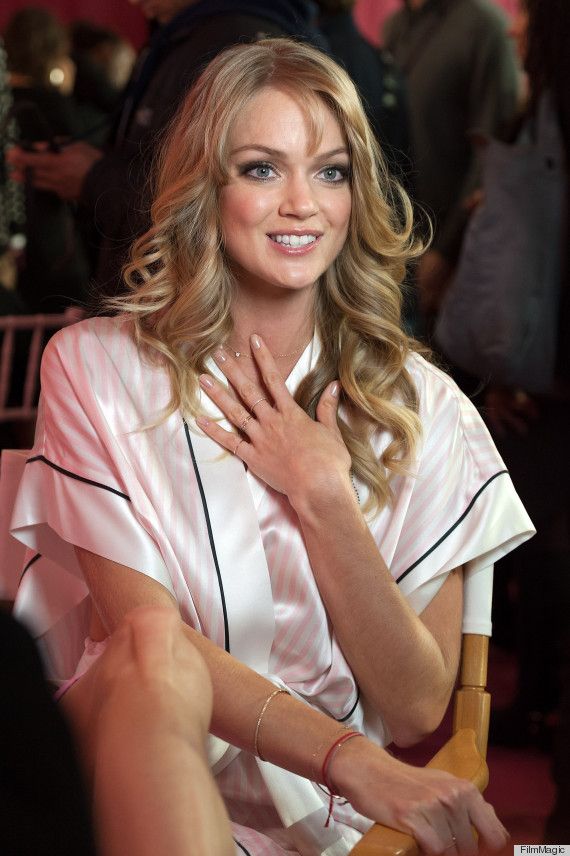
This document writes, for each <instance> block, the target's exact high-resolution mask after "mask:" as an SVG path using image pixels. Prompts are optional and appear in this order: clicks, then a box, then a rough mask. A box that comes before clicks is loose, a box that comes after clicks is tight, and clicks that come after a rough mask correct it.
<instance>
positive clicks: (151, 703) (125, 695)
mask: <svg viewBox="0 0 570 856" xmlns="http://www.w3.org/2000/svg"><path fill="white" fill-rule="evenodd" d="M62 704H63V706H64V708H65V710H66V713H67V714H68V716H69V718H70V720H71V723H72V726H73V727H74V729H75V731H76V734H77V738H78V742H79V746H80V751H82V753H83V757H84V761H85V765H86V768H87V774H88V776H89V778H90V779H91V781H92V785H93V794H94V804H95V820H96V827H97V830H98V836H99V844H100V850H101V853H102V856H123V854H124V853H129V854H132V856H156V854H157V853H168V854H169V856H194V854H195V856H201V854H208V856H210V854H212V856H226V854H227V856H229V855H230V854H233V853H234V845H233V842H232V838H231V832H230V825H229V821H228V818H227V815H226V812H225V809H224V806H223V802H222V800H221V797H220V795H219V793H218V791H217V788H216V786H215V783H214V780H213V777H212V775H211V773H210V770H209V768H208V763H207V759H206V755H205V751H204V743H205V739H206V735H207V733H208V726H209V722H210V716H211V711H212V687H211V682H210V677H209V673H208V670H207V668H206V666H205V664H204V662H203V660H202V657H201V656H200V654H199V653H198V652H197V651H196V649H195V648H194V647H193V645H192V644H191V643H190V642H189V641H188V639H187V637H186V636H185V634H184V632H183V630H182V624H181V621H180V617H179V616H178V614H177V613H176V612H175V611H174V610H171V609H167V608H162V607H143V608H140V609H136V610H134V611H133V612H131V613H129V615H127V617H126V618H125V619H124V621H123V622H122V623H121V625H120V627H119V628H118V630H117V631H116V632H115V633H114V634H113V636H112V637H111V639H110V641H109V644H108V646H107V648H106V650H105V651H104V653H103V654H102V655H101V657H100V659H99V660H98V661H97V663H95V664H94V666H93V667H92V668H91V669H90V670H89V672H88V673H87V674H86V675H85V676H84V677H83V678H82V679H81V680H80V681H79V682H78V683H77V684H75V685H74V686H73V687H72V688H71V689H70V690H69V692H68V693H67V694H66V696H64V698H63V699H62Z"/></svg>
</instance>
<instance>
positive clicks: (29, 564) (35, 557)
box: [18, 553, 42, 587]
mask: <svg viewBox="0 0 570 856" xmlns="http://www.w3.org/2000/svg"><path fill="white" fill-rule="evenodd" d="M41 557H42V554H41V553H36V555H35V556H32V558H31V559H30V561H29V562H28V563H27V565H26V567H25V568H24V570H23V571H22V574H21V576H20V579H19V580H18V587H20V585H21V584H22V580H23V579H24V575H25V574H27V572H28V571H29V570H30V568H31V567H32V565H35V563H36V562H37V561H38V559H41Z"/></svg>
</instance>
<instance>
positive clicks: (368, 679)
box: [297, 490, 454, 742]
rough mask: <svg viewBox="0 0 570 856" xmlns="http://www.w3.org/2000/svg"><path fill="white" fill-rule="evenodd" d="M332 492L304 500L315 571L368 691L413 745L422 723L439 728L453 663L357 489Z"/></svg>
mask: <svg viewBox="0 0 570 856" xmlns="http://www.w3.org/2000/svg"><path fill="white" fill-rule="evenodd" d="M329 495H330V497H331V498H330V499H327V498H326V495H325V498H323V496H321V497H320V498H319V500H318V501H314V500H311V501H309V502H303V503H297V507H298V513H299V518H300V522H301V526H302V529H303V536H304V540H305V544H306V547H307V551H308V554H309V557H310V560H311V566H312V569H313V573H314V575H315V578H316V580H317V584H318V586H319V590H320V593H321V596H322V598H323V601H324V603H325V606H326V608H327V611H328V613H329V615H330V617H331V620H332V624H333V626H334V629H335V634H336V636H337V638H338V640H339V642H340V645H341V647H342V649H343V652H344V654H345V656H346V658H347V661H348V662H349V664H350V666H351V668H352V670H353V672H354V674H355V676H356V679H357V681H358V683H359V685H360V687H361V689H362V690H363V692H364V694H365V695H366V697H367V698H368V699H369V700H370V701H371V703H372V704H373V705H374V706H375V707H376V709H377V710H378V711H379V712H380V713H381V714H382V716H383V718H384V719H385V721H386V723H387V725H388V727H389V728H390V730H391V732H392V734H393V736H394V738H395V739H396V740H398V735H401V736H402V741H403V742H407V741H408V739H413V734H410V735H409V736H408V734H407V732H408V729H411V730H412V732H413V731H414V730H415V729H416V728H417V727H418V725H417V723H420V725H419V729H420V731H422V730H424V728H425V729H426V730H430V728H432V727H436V725H437V720H438V718H439V717H440V716H441V715H442V713H443V711H444V710H445V707H446V705H447V702H448V699H449V695H450V692H451V689H452V685H453V677H454V674H453V673H454V666H453V664H449V663H448V662H446V659H445V657H444V655H443V653H442V650H441V648H440V646H439V645H438V643H437V641H436V640H435V638H434V636H433V635H432V634H431V633H430V631H429V630H428V628H427V627H426V626H425V624H424V623H423V622H422V620H421V619H420V618H418V616H417V615H416V614H415V613H414V611H413V610H412V609H411V607H410V606H409V605H408V603H407V602H406V600H405V598H404V597H403V596H402V595H401V593H400V591H399V589H398V587H397V585H396V583H395V582H394V580H393V578H392V576H391V574H390V572H389V570H388V568H387V567H386V564H385V562H384V561H383V559H382V556H381V555H380V552H379V550H378V547H377V545H376V543H375V541H374V539H373V537H372V535H371V533H370V531H369V529H368V526H367V525H366V521H365V520H364V517H363V515H362V514H361V512H360V509H359V508H358V506H357V504H356V503H355V501H354V497H353V496H352V495H351V493H350V491H342V490H336V491H334V492H331V493H330V494H329ZM423 723H425V724H423ZM417 736H418V737H419V736H420V735H419V734H418V735H417Z"/></svg>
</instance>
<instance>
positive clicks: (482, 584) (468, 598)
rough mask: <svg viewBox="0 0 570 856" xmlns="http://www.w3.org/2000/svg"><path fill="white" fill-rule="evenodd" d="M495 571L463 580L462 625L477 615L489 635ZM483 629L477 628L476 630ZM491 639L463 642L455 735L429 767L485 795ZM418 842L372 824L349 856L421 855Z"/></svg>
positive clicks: (467, 637) (467, 636)
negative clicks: (451, 776) (487, 689)
mask: <svg viewBox="0 0 570 856" xmlns="http://www.w3.org/2000/svg"><path fill="white" fill-rule="evenodd" d="M492 586H493V569H492V567H490V568H485V569H483V570H480V571H476V572H475V573H473V574H470V572H469V571H466V573H465V581H464V603H465V607H464V625H465V623H467V625H468V626H469V625H470V624H471V623H472V621H471V620H470V618H469V616H471V615H473V616H476V619H475V620H476V622H477V623H481V625H482V626H483V629H485V630H486V628H485V627H484V625H485V624H488V627H489V632H490V620H489V619H490V612H491V596H492ZM478 629H479V628H478ZM488 652H489V635H486V634H483V633H465V632H464V634H463V640H462V651H461V666H460V673H459V684H458V688H457V690H456V691H455V697H454V708H453V728H452V731H453V733H452V736H451V738H450V739H449V740H448V741H447V743H445V744H444V746H443V747H442V748H441V749H440V750H439V752H438V753H437V754H436V755H435V756H434V757H433V758H432V759H431V761H429V762H428V764H427V766H428V767H432V768H433V769H435V770H445V771H446V772H448V773H453V775H454V776H458V777H459V778H461V779H468V780H469V781H470V782H473V784H474V785H475V786H476V787H477V788H478V789H479V790H480V791H481V793H482V792H483V791H484V790H485V788H486V787H487V784H488V781H489V770H488V767H487V762H486V756H487V738H488V734H489V715H490V709H491V696H490V695H489V693H488V692H487V691H486V689H485V687H486V682H487V659H488ZM419 854H420V849H419V847H418V845H417V843H416V841H415V840H414V839H413V838H412V837H411V836H410V835H405V834H404V833H403V832H398V831H397V830H395V829H390V828H389V827H387V826H382V825H380V824H374V826H373V827H372V828H371V829H370V830H369V831H368V832H367V833H366V834H365V835H364V836H363V838H362V839H361V840H360V841H359V843H358V844H357V845H356V847H354V848H353V850H352V851H351V856H419Z"/></svg>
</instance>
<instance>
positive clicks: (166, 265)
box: [111, 39, 423, 508]
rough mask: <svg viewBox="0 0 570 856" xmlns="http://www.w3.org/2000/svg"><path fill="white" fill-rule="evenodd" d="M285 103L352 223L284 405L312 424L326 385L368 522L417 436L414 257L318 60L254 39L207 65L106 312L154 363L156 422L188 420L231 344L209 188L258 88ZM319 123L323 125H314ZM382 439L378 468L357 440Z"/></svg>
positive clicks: (417, 246)
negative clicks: (335, 131) (340, 151)
mask: <svg viewBox="0 0 570 856" xmlns="http://www.w3.org/2000/svg"><path fill="white" fill-rule="evenodd" d="M268 86H274V87H279V88H281V89H283V90H284V91H286V92H288V93H289V94H291V95H292V96H293V97H295V98H296V99H297V100H298V103H299V104H300V106H301V107H302V109H303V110H304V112H305V116H306V118H307V121H308V123H309V130H310V132H311V134H312V135H313V136H314V138H315V139H318V137H319V134H320V128H319V121H318V116H319V111H318V110H315V109H313V108H314V107H315V106H321V105H322V104H323V103H324V104H325V105H326V106H327V107H328V108H329V109H330V110H331V111H332V113H333V115H334V116H335V117H336V119H337V120H338V122H339V125H340V127H341V129H342V132H343V134H344V136H345V138H346V141H347V145H348V149H349V155H350V172H351V192H352V211H351V218H350V223H349V231H348V237H347V240H346V243H345V245H344V247H343V249H342V250H341V252H340V254H339V255H338V257H337V258H336V260H335V261H334V263H333V264H332V265H331V266H330V268H329V269H328V270H327V271H325V273H324V274H323V275H322V277H321V281H320V282H319V284H318V286H319V287H318V288H317V289H316V305H315V325H316V328H317V331H318V333H319V335H320V339H321V343H322V349H321V353H320V356H319V359H318V361H317V364H316V366H315V368H314V369H313V370H312V371H311V372H310V373H309V374H308V375H307V377H305V379H304V380H303V381H302V383H301V385H300V387H299V389H298V390H297V393H296V400H297V403H298V404H299V405H300V406H301V407H302V408H303V409H304V410H305V411H306V412H307V413H308V414H309V415H310V416H311V417H313V418H314V416H315V411H316V406H317V403H318V400H319V397H320V396H321V394H322V392H323V390H324V389H325V387H326V386H327V384H329V383H330V382H331V381H332V380H334V379H336V378H338V379H339V380H340V383H341V386H342V402H343V404H344V406H345V408H346V411H347V412H348V414H349V418H348V421H347V422H345V421H344V420H340V421H339V424H340V427H341V430H342V433H343V437H344V441H345V443H346V445H347V448H348V450H349V452H350V455H351V458H352V467H353V472H354V473H355V475H357V476H358V477H359V478H360V479H362V481H363V482H364V483H365V484H366V485H367V486H368V487H369V489H370V500H369V503H368V508H373V507H376V508H381V507H383V506H385V505H386V504H387V503H389V502H390V500H391V491H390V486H389V482H390V478H391V477H392V475H393V474H395V473H398V472H404V471H408V469H409V465H410V461H411V459H412V457H413V452H414V449H415V445H416V442H417V440H418V438H419V434H420V421H419V418H418V415H417V411H418V398H417V392H416V389H415V386H414V384H413V382H412V379H411V377H410V375H409V373H408V371H407V369H406V359H407V357H408V355H409V353H410V350H411V349H416V344H415V343H413V342H412V341H411V340H410V339H409V338H408V337H407V335H406V334H405V333H404V332H403V330H402V327H401V306H402V295H401V291H402V289H401V283H402V281H403V278H404V275H405V272H406V264H407V262H408V261H409V260H410V259H411V258H414V257H416V256H418V255H419V254H420V252H421V251H422V249H423V248H422V246H421V242H420V241H419V240H418V239H417V238H416V237H415V235H414V232H413V224H412V220H413V217H412V206H411V203H410V200H409V199H408V197H407V196H406V194H405V193H404V191H403V190H401V189H400V188H399V186H398V185H396V184H395V183H394V182H393V181H392V180H391V178H390V176H389V174H388V172H387V169H386V166H385V165H384V162H383V160H382V157H381V154H380V152H379V150H378V146H377V143H376V141H375V139H374V136H373V133H372V131H371V129H370V127H369V125H368V122H367V120H366V117H365V114H364V110H363V108H362V105H361V103H360V99H359V97H358V94H357V92H356V89H355V87H354V84H353V83H352V81H351V80H350V78H349V77H348V75H347V74H346V73H345V72H344V71H343V70H342V69H341V68H340V67H339V66H338V65H337V64H336V63H335V62H333V60H331V59H330V58H329V57H327V56H326V55H325V54H323V53H321V52H320V51H318V50H316V49H315V48H312V47H310V46H309V45H307V44H304V43H300V42H295V41H292V40H289V39H264V40H261V41H259V42H256V43H255V44H250V45H238V46H236V47H232V48H230V49H228V50H226V51H224V52H223V53H221V54H219V55H218V56H217V57H216V58H215V59H214V60H213V61H212V62H211V63H210V64H209V65H208V66H207V68H206V69H205V71H204V72H203V73H202V75H201V76H200V78H199V79H198V80H197V82H196V83H195V84H194V86H193V88H192V89H191V91H190V92H189V94H188V96H187V97H186V100H185V102H184V104H183V105H182V108H181V109H180V111H179V113H178V115H177V117H175V119H174V122H173V124H172V125H171V127H170V128H169V130H168V133H167V134H166V136H165V142H164V145H163V147H162V150H161V152H160V154H159V156H158V170H157V173H156V175H157V178H156V188H155V190H156V192H155V196H154V203H153V205H152V209H151V216H152V224H153V225H152V227H151V228H150V229H149V231H148V232H147V233H146V234H145V235H143V236H142V237H141V238H140V239H139V240H138V241H137V242H136V243H135V244H134V245H133V248H132V251H131V258H130V262H129V264H127V265H126V267H125V270H124V276H125V281H126V284H127V287H128V291H127V293H126V294H125V295H124V296H122V297H119V298H116V299H115V300H113V301H111V303H112V306H113V308H114V309H119V310H121V311H122V312H126V313H129V314H130V315H131V317H132V319H133V323H134V331H135V338H136V341H137V344H138V345H139V347H141V348H144V349H145V350H146V351H148V352H149V353H151V354H154V356H155V357H160V359H162V360H164V362H165V364H166V366H167V367H168V370H169V373H170V379H171V389H172V396H171V400H170V405H169V407H168V408H167V410H166V412H165V413H164V418H166V417H167V416H169V415H170V414H171V413H173V412H175V411H176V410H178V409H180V410H181V411H182V413H183V414H185V415H191V416H194V415H196V414H197V413H198V410H199V403H198V402H199V398H198V375H199V374H200V373H201V372H203V371H204V370H205V361H206V359H207V358H208V356H210V355H211V354H212V352H213V351H214V349H215V348H216V347H218V346H219V345H220V344H221V343H223V342H224V341H226V340H227V338H228V337H229V335H230V334H231V331H232V314H231V310H232V296H233V293H234V289H235V288H237V287H238V286H237V283H236V282H235V280H234V277H233V276H232V272H231V269H230V265H229V260H228V258H227V257H226V255H225V252H224V245H223V236H222V233H221V228H220V216H219V204H218V203H219V194H220V188H222V187H223V186H224V184H226V183H227V182H228V180H229V172H228V138H229V134H230V131H231V128H232V125H233V123H234V121H235V119H236V117H237V116H238V115H239V114H240V113H241V111H242V110H243V109H244V107H245V106H246V105H247V104H248V102H249V101H250V100H251V99H252V98H253V97H254V96H255V95H256V94H257V93H258V92H259V91H260V90H261V89H263V88H264V87H268ZM321 115H322V111H321ZM377 430H381V431H386V432H388V436H389V438H390V440H389V442H388V444H387V447H386V448H385V450H384V453H383V455H382V459H381V461H380V465H379V463H378V460H377V458H376V457H375V455H374V453H373V450H372V447H371V444H370V439H371V436H372V433H373V432H374V431H377Z"/></svg>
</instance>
